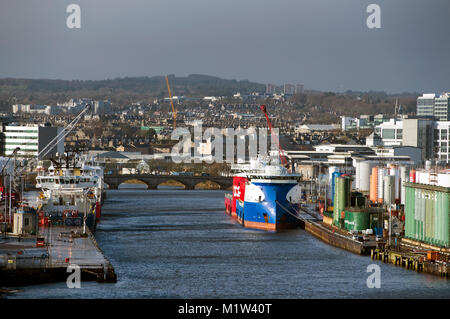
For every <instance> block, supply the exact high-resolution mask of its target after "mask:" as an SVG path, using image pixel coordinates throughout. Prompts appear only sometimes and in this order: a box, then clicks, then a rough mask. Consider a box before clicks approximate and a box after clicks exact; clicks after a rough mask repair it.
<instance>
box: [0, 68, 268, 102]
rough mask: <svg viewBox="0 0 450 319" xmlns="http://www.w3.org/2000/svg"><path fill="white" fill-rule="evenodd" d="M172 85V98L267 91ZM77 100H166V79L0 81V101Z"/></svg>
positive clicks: (180, 81)
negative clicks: (79, 98) (9, 99)
mask: <svg viewBox="0 0 450 319" xmlns="http://www.w3.org/2000/svg"><path fill="white" fill-rule="evenodd" d="M169 82H170V86H171V89H172V91H173V95H186V96H190V97H196V96H208V95H216V96H217V95H231V94H234V93H236V92H252V91H258V92H262V91H265V85H264V84H259V83H254V82H250V81H247V80H241V81H237V80H226V79H221V78H219V77H214V76H208V75H199V74H191V75H189V76H187V77H176V76H174V75H170V76H169ZM77 96H78V97H92V98H99V99H101V98H105V99H106V98H108V99H111V100H115V102H119V103H120V102H126V101H127V100H131V99H133V100H135V99H139V98H143V99H146V98H151V97H154V98H155V97H164V96H167V87H166V82H165V78H164V76H153V77H125V78H117V79H111V80H100V81H78V80H74V81H66V80H47V79H11V78H7V79H0V99H5V98H11V97H16V98H17V99H18V100H20V101H23V99H27V100H28V101H29V102H31V103H33V102H34V103H45V102H46V101H47V100H48V99H53V100H54V99H55V98H61V99H65V98H68V97H77Z"/></svg>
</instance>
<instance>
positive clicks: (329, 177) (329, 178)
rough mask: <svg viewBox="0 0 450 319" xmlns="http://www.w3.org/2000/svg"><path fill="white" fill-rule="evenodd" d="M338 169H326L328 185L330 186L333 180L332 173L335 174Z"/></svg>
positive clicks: (334, 167) (331, 167)
mask: <svg viewBox="0 0 450 319" xmlns="http://www.w3.org/2000/svg"><path fill="white" fill-rule="evenodd" d="M337 171H338V168H337V167H336V166H330V167H328V184H329V185H331V180H332V179H333V173H334V172H337Z"/></svg>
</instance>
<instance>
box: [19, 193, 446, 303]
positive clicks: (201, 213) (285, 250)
mask: <svg viewBox="0 0 450 319" xmlns="http://www.w3.org/2000/svg"><path fill="white" fill-rule="evenodd" d="M224 193H225V192H224V191H198V190H195V191H192V190H190V191H187V190H137V189H128V190H126V189H123V190H111V191H108V194H107V195H108V197H107V200H106V202H105V205H104V206H103V216H102V221H101V223H100V225H99V226H98V229H97V233H96V237H97V241H98V243H99V245H100V247H101V248H102V249H103V251H104V252H105V254H106V256H107V257H108V258H109V259H110V260H111V262H112V263H113V265H114V267H115V269H116V272H117V275H118V282H117V283H115V284H99V283H96V282H83V283H82V288H81V289H68V288H67V287H66V285H65V283H54V284H47V285H38V286H28V287H23V288H20V289H21V291H20V292H19V293H17V294H15V295H14V296H13V297H18V298H175V297H178V298H404V297H412V298H425V297H427V298H443V297H444V298H448V297H450V284H449V283H448V281H446V280H444V279H441V278H439V277H434V276H431V275H425V274H418V273H416V272H414V271H409V270H405V269H403V268H399V267H394V266H391V265H387V264H384V263H381V262H378V261H372V260H371V259H370V258H368V257H362V256H358V255H354V254H351V253H349V252H346V251H344V250H341V249H338V248H334V247H331V246H328V245H326V244H324V243H322V242H321V241H319V240H317V239H316V238H314V237H312V236H311V235H309V234H308V233H306V232H305V231H304V230H302V229H295V230H289V231H281V232H276V233H275V232H265V231H261V230H251V229H245V228H243V227H241V226H240V225H239V224H237V223H236V222H234V221H233V220H232V219H230V217H229V216H228V215H226V214H225V213H224V209H223V195H224ZM371 263H376V264H378V265H379V266H380V267H381V289H369V288H367V286H366V280H367V276H368V275H369V274H368V273H367V272H366V269H367V266H368V265H369V264H371Z"/></svg>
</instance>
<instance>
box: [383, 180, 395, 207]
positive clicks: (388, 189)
mask: <svg viewBox="0 0 450 319" xmlns="http://www.w3.org/2000/svg"><path fill="white" fill-rule="evenodd" d="M383 190H384V196H383V200H384V203H385V204H386V205H391V204H394V203H395V176H392V175H388V176H384V182H383Z"/></svg>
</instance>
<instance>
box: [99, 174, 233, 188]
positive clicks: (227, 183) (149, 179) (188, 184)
mask: <svg viewBox="0 0 450 319" xmlns="http://www.w3.org/2000/svg"><path fill="white" fill-rule="evenodd" d="M129 180H138V181H141V182H143V183H145V184H146V185H147V187H148V189H156V188H157V187H158V185H160V184H162V183H164V182H167V181H169V180H173V181H177V182H179V183H181V184H183V185H184V187H185V189H195V186H196V185H197V184H199V183H201V182H206V181H210V182H214V183H216V184H218V185H219V186H220V188H221V189H227V188H229V187H231V186H233V178H232V177H224V176H179V175H176V176H174V175H167V176H165V175H149V174H126V175H110V174H106V175H105V177H104V182H105V183H106V184H108V186H109V189H118V187H119V185H120V184H122V183H123V182H126V181H129Z"/></svg>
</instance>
